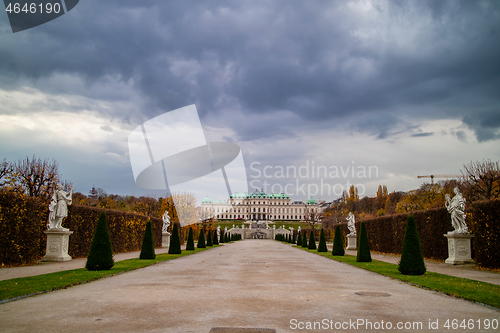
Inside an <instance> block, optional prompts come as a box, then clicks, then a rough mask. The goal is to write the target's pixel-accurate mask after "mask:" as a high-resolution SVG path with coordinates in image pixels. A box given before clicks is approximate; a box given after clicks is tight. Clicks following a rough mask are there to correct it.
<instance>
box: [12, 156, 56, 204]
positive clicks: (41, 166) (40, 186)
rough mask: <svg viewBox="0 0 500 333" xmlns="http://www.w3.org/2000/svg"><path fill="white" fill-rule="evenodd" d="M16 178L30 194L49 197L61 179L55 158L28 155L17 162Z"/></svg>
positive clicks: (15, 167)
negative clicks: (50, 159) (30, 156)
mask: <svg viewBox="0 0 500 333" xmlns="http://www.w3.org/2000/svg"><path fill="white" fill-rule="evenodd" d="M14 178H15V182H16V183H17V184H18V185H19V186H20V187H21V188H22V189H23V190H24V192H25V193H26V194H27V195H28V196H30V197H38V196H45V197H48V196H50V195H51V194H52V192H53V191H54V188H55V186H56V185H57V183H58V181H59V166H58V164H57V162H56V161H55V160H52V161H49V160H48V159H44V160H42V159H41V158H37V157H36V156H35V155H33V157H32V158H29V157H28V156H27V157H26V158H24V159H19V160H18V162H17V163H16V164H15V166H14Z"/></svg>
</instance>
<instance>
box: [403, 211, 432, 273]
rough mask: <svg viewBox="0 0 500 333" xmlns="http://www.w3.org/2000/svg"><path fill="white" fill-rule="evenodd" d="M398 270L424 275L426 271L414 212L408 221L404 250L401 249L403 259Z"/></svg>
mask: <svg viewBox="0 0 500 333" xmlns="http://www.w3.org/2000/svg"><path fill="white" fill-rule="evenodd" d="M398 270H399V272H400V273H401V274H405V275H422V274H424V273H425V271H426V267H425V263H424V257H423V256H422V249H421V247H420V238H419V237H418V231H417V226H416V225H415V217H414V216H413V214H410V215H409V216H408V222H407V223H406V231H405V238H404V241H403V250H402V251H401V260H400V261H399V266H398Z"/></svg>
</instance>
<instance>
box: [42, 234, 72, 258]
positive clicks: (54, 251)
mask: <svg viewBox="0 0 500 333" xmlns="http://www.w3.org/2000/svg"><path fill="white" fill-rule="evenodd" d="M44 233H45V234H46V235H47V249H46V252H45V256H44V257H43V258H42V261H68V260H71V257H70V256H69V255H68V248H69V236H70V235H71V234H72V233H73V231H69V230H68V229H51V230H47V231H44Z"/></svg>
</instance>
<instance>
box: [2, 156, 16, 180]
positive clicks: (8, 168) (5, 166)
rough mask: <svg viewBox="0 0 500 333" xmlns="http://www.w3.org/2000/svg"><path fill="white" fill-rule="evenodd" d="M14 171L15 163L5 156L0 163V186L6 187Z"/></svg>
mask: <svg viewBox="0 0 500 333" xmlns="http://www.w3.org/2000/svg"><path fill="white" fill-rule="evenodd" d="M13 172H14V165H13V164H12V163H10V162H7V160H6V159H5V158H4V159H3V161H2V163H1V164H0V187H4V186H5V185H6V184H8V183H9V182H10V179H9V178H10V177H12V174H13Z"/></svg>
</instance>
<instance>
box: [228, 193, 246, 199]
mask: <svg viewBox="0 0 500 333" xmlns="http://www.w3.org/2000/svg"><path fill="white" fill-rule="evenodd" d="M229 197H230V198H231V199H246V198H248V194H246V193H234V194H232V195H231V196H229Z"/></svg>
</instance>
